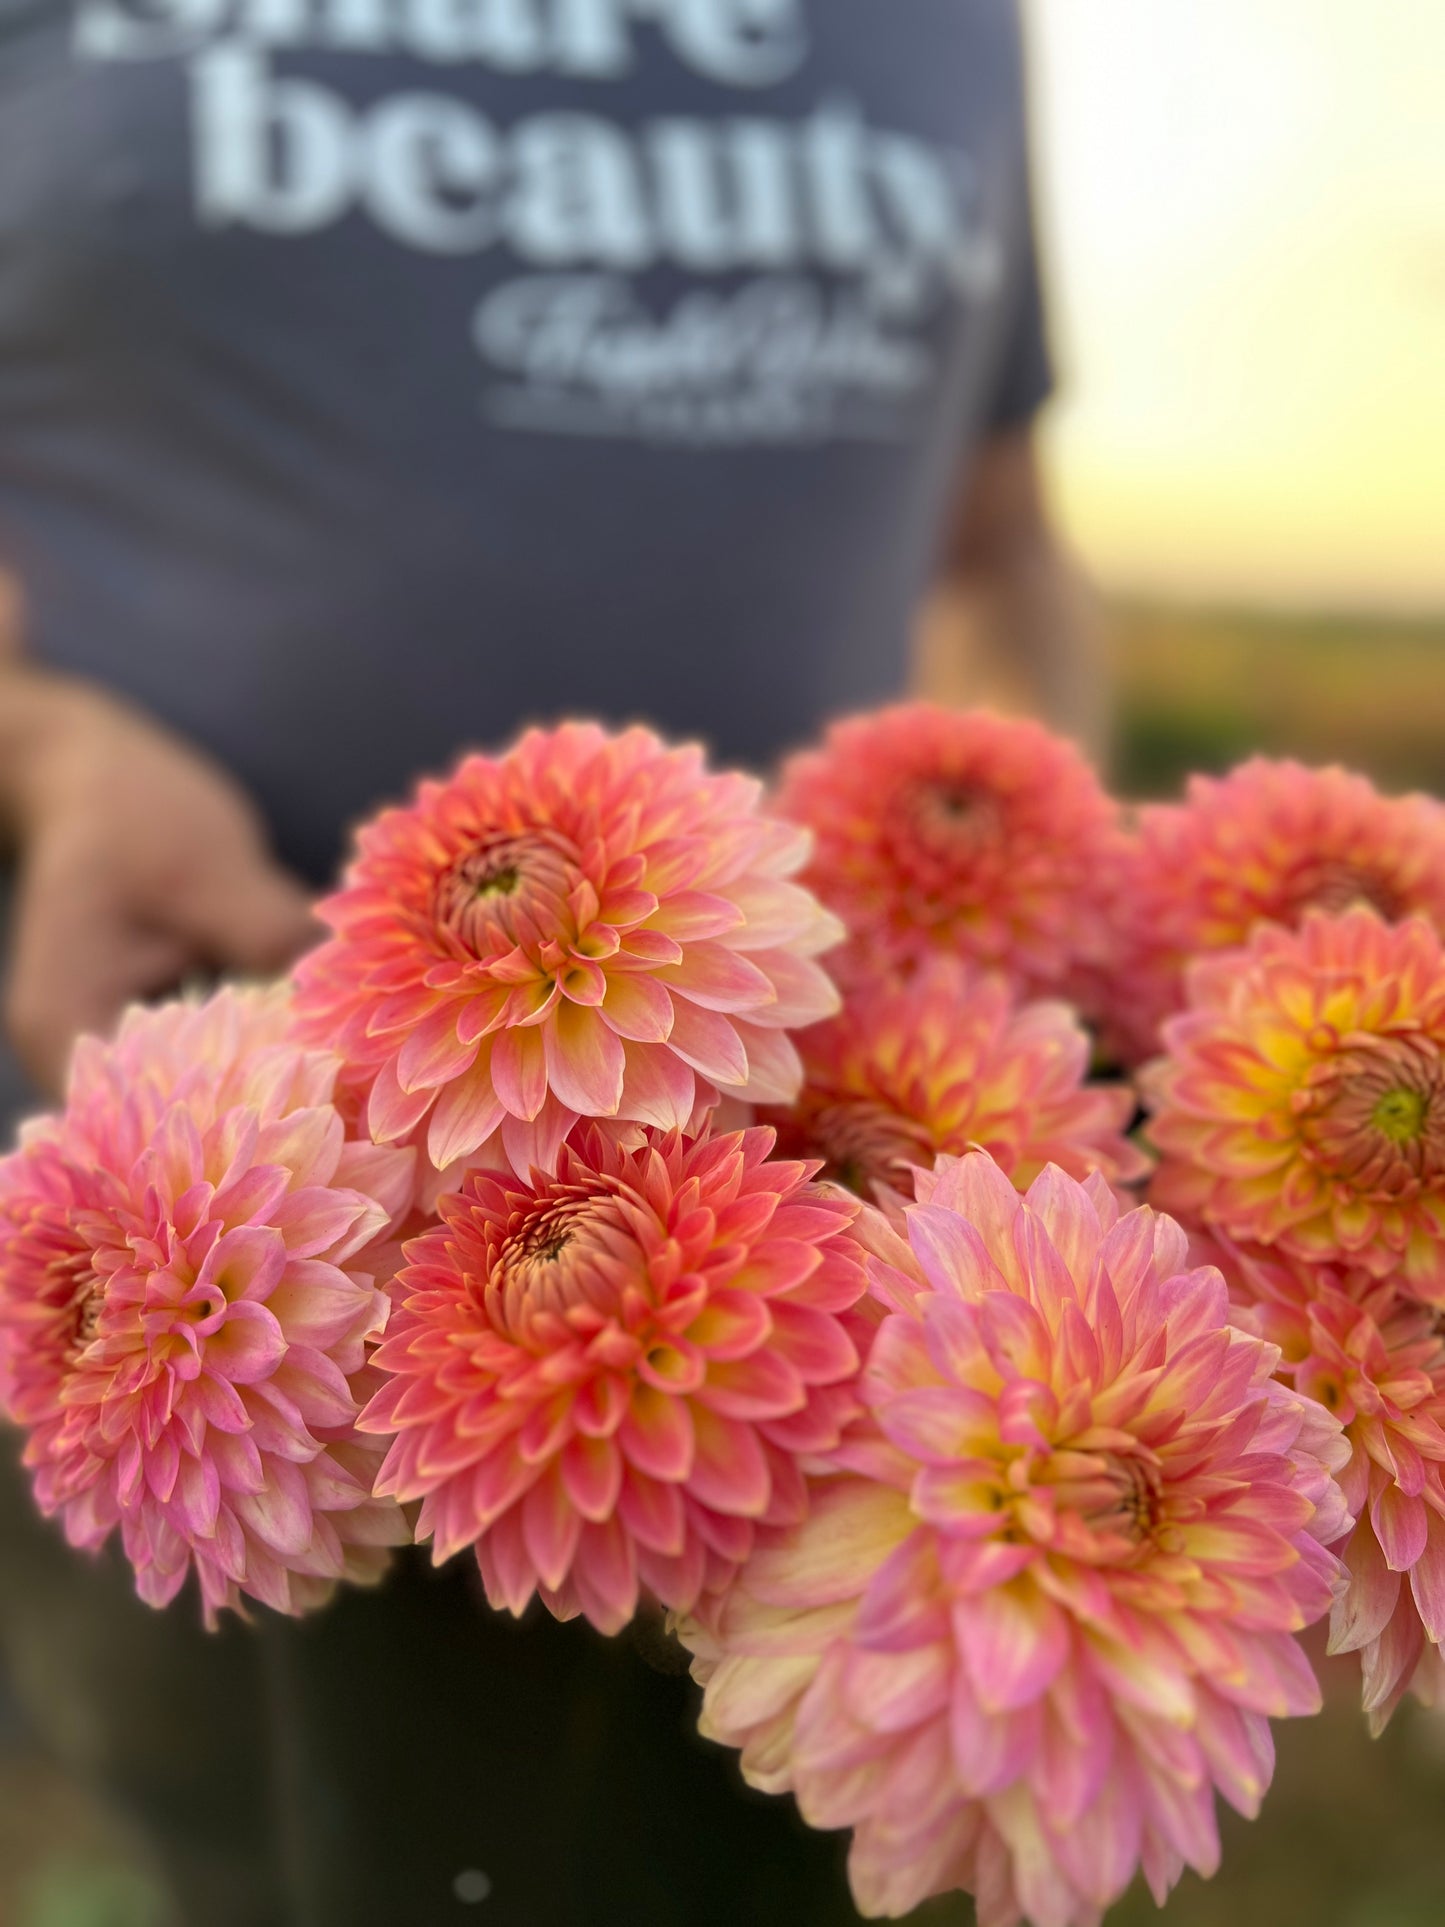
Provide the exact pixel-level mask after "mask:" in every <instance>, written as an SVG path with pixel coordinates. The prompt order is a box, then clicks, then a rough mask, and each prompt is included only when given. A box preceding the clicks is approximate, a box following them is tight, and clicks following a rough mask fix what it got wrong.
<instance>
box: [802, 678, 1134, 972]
mask: <svg viewBox="0 0 1445 1927" xmlns="http://www.w3.org/2000/svg"><path fill="white" fill-rule="evenodd" d="M775 800H776V807H777V809H778V810H779V812H780V813H781V814H782V815H784V816H788V817H792V818H793V819H795V820H796V821H797V822H799V823H805V824H806V825H807V826H808V827H809V829H811V830H812V832H813V835H814V838H815V848H814V854H813V859H812V862H811V864H810V865H809V867H808V870H807V872H806V881H807V882H809V883H810V884H811V885H812V886H813V888H814V889H815V890H816V891H817V892H818V894H819V896H820V897H821V898H822V899H823V901H824V902H825V903H826V904H827V905H828V907H829V909H831V910H836V911H837V913H838V915H839V916H840V917H841V918H842V919H843V921H844V923H845V924H846V925H847V927H848V932H849V936H850V937H851V938H852V940H853V944H852V952H851V953H850V955H851V954H857V955H858V956H861V957H864V958H868V957H873V958H881V959H882V960H883V961H885V962H886V963H891V964H893V965H894V966H900V965H901V966H903V967H905V968H906V967H909V966H912V965H914V964H917V963H919V962H921V961H922V960H923V959H924V958H925V957H928V956H930V955H933V954H935V953H937V952H940V951H941V952H944V953H945V954H948V955H952V956H957V957H962V958H964V959H966V960H968V961H970V962H973V963H978V964H982V965H984V966H986V967H989V968H994V969H998V970H1002V971H1004V972H1005V973H1006V974H1007V975H1008V976H1009V978H1010V979H1012V980H1013V981H1014V982H1015V983H1016V984H1017V985H1019V986H1020V987H1022V989H1023V990H1024V991H1026V992H1029V993H1034V992H1039V991H1049V990H1056V989H1058V988H1059V987H1060V985H1062V984H1064V983H1066V982H1071V981H1073V980H1074V978H1075V977H1076V976H1077V975H1078V973H1079V971H1080V968H1081V966H1084V965H1087V964H1098V963H1099V962H1100V960H1101V959H1102V958H1103V957H1104V955H1105V954H1106V951H1107V947H1108V928H1107V926H1108V916H1107V900H1108V888H1107V886H1111V884H1112V878H1113V875H1114V871H1115V869H1116V867H1117V863H1118V857H1119V850H1120V847H1121V833H1120V830H1119V827H1118V820H1117V811H1116V808H1115V806H1114V804H1113V803H1111V802H1110V800H1109V798H1108V797H1107V796H1106V795H1105V794H1104V791H1103V790H1102V788H1101V787H1100V785H1099V782H1098V779H1097V777H1096V776H1095V775H1094V772H1093V771H1092V770H1091V769H1090V767H1089V765H1088V764H1087V763H1086V762H1085V760H1084V758H1083V757H1082V756H1081V755H1080V754H1079V752H1078V750H1076V749H1075V748H1074V746H1073V745H1072V744H1071V743H1068V742H1065V741H1063V740H1062V739H1061V738H1060V737H1057V736H1054V735H1051V734H1050V733H1049V731H1048V730H1046V729H1044V728H1043V727H1042V726H1041V725H1040V724H1039V723H1035V722H1029V721H1024V720H1019V719H1015V718H1006V717H1002V716H994V715H990V714H989V713H987V712H986V711H982V710H978V711H971V712H959V711H953V710H946V709H937V708H934V707H932V706H931V705H929V704H927V703H909V704H904V705H901V706H899V707H897V708H893V709H884V710H880V711H879V712H878V713H877V714H876V715H871V716H858V717H853V718H851V719H850V720H848V721H846V722H841V723H836V724H835V725H834V726H833V728H832V729H830V730H829V732H828V735H827V739H826V741H825V742H824V744H823V746H822V748H821V749H815V750H809V751H806V752H804V753H803V754H802V755H800V756H795V757H794V758H793V759H792V760H791V762H789V764H788V765H787V767H786V768H785V770H784V772H783V778H782V783H781V786H780V788H779V791H778V794H777V797H776V799H775Z"/></svg>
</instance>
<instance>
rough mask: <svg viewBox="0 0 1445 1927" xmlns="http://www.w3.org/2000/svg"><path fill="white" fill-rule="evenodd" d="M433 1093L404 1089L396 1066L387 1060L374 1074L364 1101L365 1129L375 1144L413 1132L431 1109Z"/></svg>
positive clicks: (386, 1142) (384, 1142)
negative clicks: (398, 1077)
mask: <svg viewBox="0 0 1445 1927" xmlns="http://www.w3.org/2000/svg"><path fill="white" fill-rule="evenodd" d="M434 1096H435V1092H433V1091H431V1090H425V1089H424V1090H416V1091H404V1090H403V1089H402V1088H401V1085H400V1084H399V1083H398V1082H397V1076H396V1066H395V1064H394V1063H393V1062H392V1061H391V1060H388V1061H387V1062H386V1063H385V1064H383V1065H382V1067H381V1069H380V1070H379V1071H378V1072H377V1074H376V1081H375V1082H374V1083H373V1085H372V1087H371V1095H370V1097H369V1098H368V1100H367V1107H366V1128H367V1129H368V1131H370V1133H371V1135H372V1136H373V1137H374V1138H375V1139H376V1141H377V1142H378V1143H379V1144H390V1143H393V1142H394V1141H395V1140H396V1139H397V1138H403V1137H406V1136H407V1135H408V1134H409V1133H410V1132H411V1131H414V1130H415V1129H416V1127H417V1125H418V1124H420V1122H421V1120H422V1119H423V1118H424V1117H425V1116H426V1114H427V1112H428V1111H429V1110H430V1109H431V1106H432V1099H433V1097H434Z"/></svg>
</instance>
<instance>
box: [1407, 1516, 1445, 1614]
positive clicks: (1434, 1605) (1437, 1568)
mask: <svg viewBox="0 0 1445 1927" xmlns="http://www.w3.org/2000/svg"><path fill="white" fill-rule="evenodd" d="M1410 1591H1411V1592H1412V1594H1413V1595H1414V1599H1415V1605H1416V1607H1417V1609H1418V1611H1419V1614H1420V1621H1421V1624H1422V1625H1423V1626H1424V1628H1425V1631H1426V1633H1427V1635H1428V1636H1429V1638H1430V1639H1431V1640H1433V1641H1434V1642H1435V1643H1436V1644H1438V1643H1439V1642H1440V1641H1441V1640H1445V1521H1442V1520H1441V1518H1440V1515H1439V1513H1438V1512H1433V1511H1432V1512H1431V1513H1430V1514H1429V1515H1428V1535H1427V1538H1426V1544H1425V1550H1424V1551H1423V1552H1422V1553H1421V1555H1420V1557H1419V1559H1418V1561H1417V1562H1416V1564H1415V1566H1414V1567H1413V1568H1412V1570H1411V1573H1410Z"/></svg>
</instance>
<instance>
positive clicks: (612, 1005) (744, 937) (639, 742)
mask: <svg viewBox="0 0 1445 1927" xmlns="http://www.w3.org/2000/svg"><path fill="white" fill-rule="evenodd" d="M758 797H759V789H758V785H757V784H756V783H754V782H752V781H750V780H749V779H748V778H746V777H743V776H737V775H723V776H714V775H710V774H708V772H707V771H706V770H705V769H704V767H703V761H702V752H701V750H699V749H697V748H685V749H667V748H665V747H664V746H663V745H662V744H661V743H660V742H659V741H658V740H657V738H656V737H655V736H652V735H650V734H649V733H648V732H647V731H646V730H644V729H630V730H628V731H626V732H625V733H624V734H622V735H618V736H609V735H607V734H605V733H604V732H603V731H602V730H601V729H599V728H597V727H596V726H595V725H593V724H590V723H566V724H563V725H562V727H561V728H559V729H555V730H550V731H543V730H532V731H529V732H528V733H527V734H526V735H525V736H523V737H522V738H521V740H520V741H519V742H518V743H517V744H516V745H515V746H514V747H513V748H512V749H511V750H509V751H508V752H507V754H506V755H504V756H501V757H489V756H470V757H468V758H467V759H466V760H465V761H464V762H463V763H462V764H461V765H460V766H459V767H458V769H457V770H456V771H455V772H454V773H453V774H452V775H451V776H450V777H448V778H447V779H446V780H445V781H444V782H432V783H423V784H422V786H421V788H420V790H419V791H418V793H417V798H416V801H415V803H414V804H413V805H412V806H411V807H410V808H408V809H394V810H387V811H385V812H383V814H382V815H380V816H379V817H377V818H376V820H375V821H374V822H372V823H370V824H369V825H367V827H366V828H364V829H363V830H362V832H361V835H360V839H359V854H358V856H357V858H356V861H355V863H354V864H353V865H352V868H351V870H350V871H349V873H348V875H347V879H346V885H345V888H343V889H342V890H341V892H340V893H339V894H338V895H336V896H334V897H332V898H330V899H329V900H328V901H327V902H325V903H323V904H322V906H321V915H322V916H323V917H324V918H325V919H326V921H327V922H329V923H330V925H331V927H332V929H333V931H334V932H335V935H334V936H333V937H332V939H331V940H330V941H329V942H327V943H325V944H323V945H322V946H321V948H320V949H318V950H316V951H315V952H313V953H312V955H311V956H310V957H308V958H307V959H305V960H304V962H303V963H302V965H301V967H300V970H299V972H298V977H297V985H298V988H297V1007H298V1010H299V1013H300V1017H301V1022H302V1027H303V1031H304V1034H305V1035H306V1036H308V1037H309V1038H311V1039H312V1040H313V1041H315V1042H317V1043H319V1044H323V1045H325V1046H327V1047H328V1048H335V1049H336V1050H339V1051H340V1052H341V1054H342V1056H343V1057H344V1058H345V1060H346V1063H347V1074H348V1077H349V1078H350V1079H352V1080H353V1081H354V1082H357V1083H359V1084H361V1085H363V1086H364V1087H365V1088H366V1089H367V1090H368V1091H369V1093H370V1095H369V1104H368V1120H369V1124H370V1128H371V1131H372V1134H373V1136H374V1137H376V1138H377V1139H378V1140H379V1141H381V1142H392V1141H394V1140H397V1139H402V1138H406V1137H408V1136H409V1135H410V1134H411V1133H412V1132H414V1131H415V1130H416V1129H417V1128H418V1127H419V1126H420V1125H421V1124H422V1122H423V1120H427V1119H429V1125H428V1129H427V1133H426V1147H427V1150H428V1153H429V1156H430V1157H431V1159H432V1161H433V1163H435V1164H436V1165H438V1166H440V1167H442V1168H445V1167H446V1166H448V1165H451V1164H454V1163H455V1162H456V1161H457V1160H458V1159H460V1158H477V1159H478V1160H479V1161H491V1162H493V1163H498V1164H501V1163H510V1164H511V1166H512V1168H513V1169H515V1170H517V1171H519V1172H524V1173H525V1172H527V1171H529V1170H530V1169H531V1168H532V1167H533V1166H535V1167H537V1168H538V1169H540V1170H550V1169H551V1168H552V1167H553V1165H554V1163H555V1161H556V1156H557V1150H558V1147H559V1146H560V1144H561V1142H562V1140H563V1138H564V1137H565V1136H566V1134H567V1132H568V1130H570V1128H571V1126H572V1125H573V1124H574V1123H575V1122H576V1120H577V1119H578V1118H579V1117H606V1118H618V1119H623V1120H630V1121H632V1122H636V1123H641V1124H650V1125H656V1126H658V1127H660V1128H663V1129H679V1130H680V1129H683V1128H685V1127H686V1125H687V1124H688V1122H689V1120H690V1118H691V1117H692V1114H693V1112H694V1109H695V1107H696V1105H697V1102H698V1098H699V1095H700V1093H701V1094H702V1095H703V1096H704V1097H711V1095H712V1094H713V1093H714V1092H715V1091H724V1092H728V1093H730V1094H732V1095H734V1096H737V1097H742V1098H746V1099H748V1100H750V1101H762V1100H767V1101H772V1102H785V1101H786V1100H787V1099H788V1098H789V1097H791V1096H792V1095H793V1093H794V1091H795V1090H796V1089H797V1086H798V1081H799V1077H800V1071H799V1066H798V1060H797V1055H796V1053H795V1051H794V1050H793V1047H792V1045H791V1044H790V1043H789V1041H788V1038H787V1035H786V1029H787V1027H788V1026H791V1025H794V1024H807V1023H812V1022H814V1021H815V1020H816V1019H818V1018H819V1017H823V1016H826V1015H827V1014H828V1013H829V1012H830V1011H832V1010H834V1009H836V1008H837V996H836V993H835V992H834V990H833V987H832V985H831V983H830V982H829V980H828V978H827V977H826V976H825V975H824V973H823V971H822V970H821V969H820V968H819V966H818V965H817V963H815V962H814V961H813V959H814V957H815V956H816V954H817V953H818V952H820V951H822V950H825V949H827V948H828V947H829V945H830V944H832V943H834V942H836V941H837V938H838V936H839V935H840V931H839V928H838V926H837V924H836V923H835V921H834V920H833V918H831V917H830V916H828V915H827V914H826V913H825V912H824V911H823V910H822V909H821V908H820V907H819V905H818V904H817V902H816V901H815V900H814V899H813V897H811V896H810V895H809V894H808V892H807V891H806V890H803V889H800V888H799V886H798V885H797V884H795V883H792V882H790V881H789V880H788V879H789V878H790V877H791V876H792V874H793V873H794V872H795V871H796V870H798V869H799V868H800V867H801V865H802V864H803V862H804V861H805V859H806V855H807V847H808V846H807V839H806V838H805V837H804V836H802V835H800V834H799V832H798V831H797V830H796V829H794V828H793V827H792V826H791V825H788V824H784V823H781V822H777V821H775V820H773V819H771V818H769V817H767V816H764V815H763V814H762V813H761V812H760V811H759V808H758Z"/></svg>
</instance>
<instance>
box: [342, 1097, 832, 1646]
mask: <svg viewBox="0 0 1445 1927" xmlns="http://www.w3.org/2000/svg"><path fill="white" fill-rule="evenodd" d="M772 1142H773V1136H772V1133H771V1131H766V1130H760V1129H753V1130H749V1131H744V1132H738V1133H734V1134H732V1135H728V1136H714V1137H703V1138H699V1139H696V1140H690V1139H686V1138H683V1137H682V1136H681V1135H679V1134H677V1133H667V1134H664V1133H661V1132H657V1131H649V1132H647V1133H646V1134H645V1141H644V1142H643V1143H642V1144H641V1145H640V1146H632V1145H630V1144H628V1143H627V1142H624V1141H622V1140H619V1139H618V1137H617V1136H616V1135H615V1134H613V1133H611V1132H608V1131H605V1130H602V1129H600V1128H596V1127H588V1126H583V1127H582V1128H581V1129H580V1130H579V1131H578V1132H577V1133H575V1134H574V1136H573V1137H572V1138H571V1139H569V1141H568V1142H567V1144H566V1145H564V1147H563V1149H562V1151H561V1153H560V1156H559V1159H558V1165H557V1171H556V1175H555V1176H554V1177H552V1178H547V1177H544V1176H543V1175H542V1174H541V1173H537V1172H534V1173H533V1174H532V1179H531V1181H529V1182H523V1181H522V1180H520V1179H517V1178H512V1177H509V1176H508V1175H506V1174H505V1173H502V1172H487V1171H478V1170H473V1171H470V1172H468V1173H467V1175H466V1177H465V1179H464V1180H463V1184H462V1188H461V1190H460V1191H459V1192H457V1193H455V1194H454V1195H452V1196H450V1197H448V1198H445V1199H443V1200H442V1203H441V1217H442V1224H441V1226H440V1228H439V1229H437V1230H436V1231H433V1232H432V1233H430V1234H429V1235H427V1236H424V1237H422V1238H419V1239H417V1240H416V1241H415V1242H414V1243H412V1244H411V1245H410V1246H409V1247H408V1259H409V1262H408V1264H407V1266H406V1268H405V1269H404V1270H403V1271H402V1272H401V1273H400V1274H399V1276H398V1278H397V1280H396V1283H395V1287H394V1296H395V1299H396V1307H397V1308H396V1310H395V1312H394V1313H393V1317H392V1322H391V1327H390V1330H389V1332H388V1335H387V1338H386V1341H385V1343H384V1344H383V1345H382V1346H381V1348H380V1350H379V1351H378V1352H377V1354H376V1363H377V1365H378V1367H379V1368H380V1369H381V1370H382V1371H383V1372H385V1373H387V1374H388V1375H389V1382H388V1383H387V1384H386V1385H385V1386H384V1387H383V1389H382V1390H381V1391H379V1392H378V1393H377V1395H376V1397H375V1398H373V1400H372V1402H371V1404H370V1405H369V1406H368V1408H367V1410H366V1413H365V1414H364V1416H363V1418H362V1421H361V1423H362V1427H363V1429H364V1430H366V1431H369V1432H375V1433H382V1434H390V1435H394V1437H393V1442H392V1444H391V1448H390V1450H389V1452H388V1453H387V1457H386V1463H385V1465H384V1466H383V1468H382V1474H381V1477H380V1479H379V1481H378V1484H377V1491H378V1492H382V1493H389V1494H392V1495H394V1496H395V1497H396V1498H398V1499H400V1500H402V1501H403V1502H406V1501H410V1500H415V1499H420V1500H421V1502H422V1505H421V1514H420V1519H419V1522H418V1527H417V1536H418V1537H419V1538H421V1539H427V1538H430V1539H431V1540H432V1541H433V1554H434V1557H435V1559H436V1560H437V1561H438V1563H440V1562H441V1561H443V1560H445V1559H448V1558H450V1557H451V1556H452V1555H453V1554H454V1553H456V1552H459V1551H461V1550H462V1549H463V1548H464V1547H467V1546H475V1548H476V1554H477V1560H478V1563H479V1565H480V1567H481V1571H482V1576H483V1579H484V1580H485V1582H486V1588H487V1595H488V1598H489V1599H490V1600H491V1601H492V1604H493V1605H495V1606H498V1607H506V1608H509V1609H510V1610H511V1611H512V1612H514V1613H520V1612H522V1611H523V1609H524V1608H525V1607H526V1605H527V1602H528V1601H529V1599H530V1598H531V1597H532V1594H533V1592H534V1591H535V1592H538V1593H540V1595H541V1596H542V1598H543V1599H544V1600H545V1602H546V1604H547V1605H548V1606H549V1607H550V1608H551V1610H552V1611H553V1612H554V1613H556V1614H557V1615H558V1617H559V1618H569V1617H571V1616H572V1615H574V1614H576V1613H579V1612H580V1613H583V1614H585V1615H586V1617H587V1618H588V1619H589V1620H591V1621H592V1623H593V1624H594V1625H595V1626H598V1627H600V1628H601V1629H602V1631H604V1632H616V1631H617V1630H619V1628H621V1627H622V1626H624V1625H625V1624H626V1623H627V1621H628V1620H629V1619H630V1618H631V1617H632V1614H633V1613H634V1611H635V1610H636V1607H637V1602H638V1597H639V1591H640V1589H641V1588H643V1587H645V1588H647V1590H648V1591H649V1592H650V1593H651V1594H652V1595H653V1596H655V1597H656V1598H657V1599H658V1600H659V1601H661V1602H663V1603H664V1604H666V1605H669V1606H674V1607H679V1608H681V1607H686V1606H690V1605H691V1604H692V1603H693V1602H694V1600H695V1599H696V1597H697V1595H698V1593H699V1592H700V1591H701V1590H702V1589H703V1587H704V1586H708V1587H715V1586H718V1585H720V1584H722V1583H723V1581H724V1580H725V1579H726V1578H728V1577H729V1576H730V1574H731V1573H732V1571H733V1570H734V1569H735V1568H736V1566H737V1564H738V1563H739V1562H740V1561H741V1560H743V1559H744V1558H746V1556H747V1554H748V1553H749V1551H750V1550H751V1548H752V1544H753V1536H754V1532H755V1529H756V1528H757V1527H758V1526H759V1525H774V1524H781V1523H784V1522H787V1521H791V1520H793V1519H796V1518H797V1517H799V1516H800V1514H801V1511H802V1508H803V1504H804V1487H803V1480H802V1477H801V1475H800V1473H799V1471H798V1469H797V1464H796V1455H797V1454H799V1453H803V1452H815V1451H819V1450H822V1449H823V1448H824V1447H827V1446H830V1445H833V1444H835V1443H836V1441H837V1438H838V1435H839V1430H840V1427H841V1426H842V1424H843V1423H844V1422H845V1421H846V1420H847V1419H848V1418H849V1417H851V1416H852V1414H853V1412H854V1411H855V1410H856V1400H855V1397H854V1393H853V1389H852V1387H853V1381H854V1379H855V1378H856V1374H857V1367H858V1354H857V1351H856V1349H855V1346H854V1341H853V1338H852V1337H851V1336H850V1331H849V1324H850V1321H849V1320H848V1319H846V1318H845V1317H844V1316H843V1314H846V1313H847V1312H849V1310H850V1308H851V1307H852V1306H853V1305H854V1303H855V1302H856V1301H857V1300H858V1298H859V1297H860V1295H861V1293H862V1291H863V1286H864V1277H863V1269H862V1259H861V1254H860V1253H859V1251H858V1250H857V1248H856V1247H855V1246H854V1244H853V1242H852V1240H851V1238H850V1237H849V1236H848V1230H849V1226H850V1224H851V1222H852V1219H853V1217H854V1214H855V1212H856V1208H857V1207H856V1206H855V1205H853V1204H852V1203H851V1201H850V1200H848V1199H845V1198H843V1197H842V1196H840V1195H838V1194H836V1193H832V1192H829V1191H825V1190H824V1189H822V1188H821V1187H819V1186H817V1185H814V1184H812V1183H811V1182H810V1181H809V1176H808V1171H809V1167H807V1166H806V1165H801V1164H792V1163H782V1162H778V1161H776V1160H770V1159H769V1157H768V1152H769V1151H770V1149H771V1147H772Z"/></svg>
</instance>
